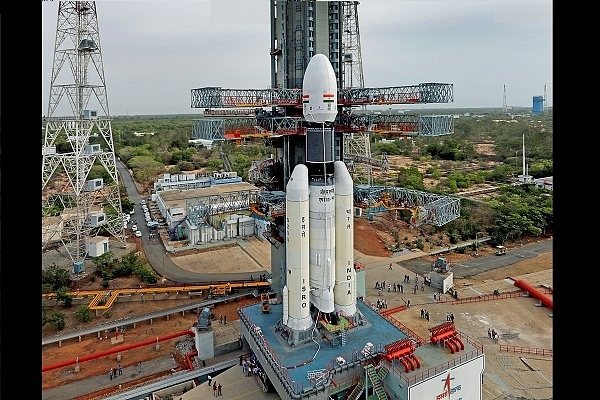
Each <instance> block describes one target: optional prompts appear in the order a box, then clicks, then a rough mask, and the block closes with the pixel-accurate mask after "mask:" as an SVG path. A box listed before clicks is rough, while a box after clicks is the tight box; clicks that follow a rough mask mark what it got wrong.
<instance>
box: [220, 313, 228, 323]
mask: <svg viewBox="0 0 600 400" xmlns="http://www.w3.org/2000/svg"><path fill="white" fill-rule="evenodd" d="M219 323H220V324H226V323H227V315H225V314H219Z"/></svg>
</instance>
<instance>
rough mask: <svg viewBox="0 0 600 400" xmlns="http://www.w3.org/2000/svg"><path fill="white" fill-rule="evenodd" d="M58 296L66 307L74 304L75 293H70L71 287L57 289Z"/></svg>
mask: <svg viewBox="0 0 600 400" xmlns="http://www.w3.org/2000/svg"><path fill="white" fill-rule="evenodd" d="M56 298H57V299H58V300H59V301H62V302H63V303H64V305H65V307H71V306H72V305H73V295H72V294H70V293H69V288H67V287H61V288H59V289H58V290H57V291H56Z"/></svg>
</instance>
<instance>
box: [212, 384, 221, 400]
mask: <svg viewBox="0 0 600 400" xmlns="http://www.w3.org/2000/svg"><path fill="white" fill-rule="evenodd" d="M221 388H222V386H221V384H220V383H219V384H218V385H217V381H215V382H214V383H213V395H214V396H215V397H217V396H221V395H222V394H223V393H221Z"/></svg>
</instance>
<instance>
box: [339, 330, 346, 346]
mask: <svg viewBox="0 0 600 400" xmlns="http://www.w3.org/2000/svg"><path fill="white" fill-rule="evenodd" d="M340 335H341V336H342V347H344V346H345V345H347V344H348V331H347V330H343V331H342V332H341V333H340Z"/></svg>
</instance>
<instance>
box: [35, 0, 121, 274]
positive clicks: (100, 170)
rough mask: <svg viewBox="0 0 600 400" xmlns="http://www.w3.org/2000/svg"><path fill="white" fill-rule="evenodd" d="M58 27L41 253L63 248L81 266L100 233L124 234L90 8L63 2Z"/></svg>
mask: <svg viewBox="0 0 600 400" xmlns="http://www.w3.org/2000/svg"><path fill="white" fill-rule="evenodd" d="M56 26H57V28H56V41H55V45H54V60H53V65H52V76H51V83H50V97H49V102H48V114H47V116H46V117H44V125H45V127H44V132H45V133H44V143H43V147H42V250H43V249H44V248H45V247H47V245H48V244H49V243H52V242H57V241H58V242H61V243H62V244H63V245H64V246H65V248H66V249H67V251H68V253H69V256H70V258H71V260H72V261H73V263H74V265H75V266H77V265H81V266H82V265H83V260H84V259H85V257H86V256H87V254H88V244H93V243H94V242H96V240H94V237H96V236H98V234H99V233H104V232H108V233H109V234H111V235H112V236H113V237H115V238H116V239H117V240H118V241H119V242H121V243H123V244H124V243H125V240H126V236H125V229H124V227H123V217H122V208H121V196H120V193H119V179H118V173H117V168H116V161H115V148H114V141H113V136H112V128H111V120H110V116H109V115H110V114H109V111H108V100H107V96H106V84H105V80H104V68H103V65H102V51H101V47H100V36H99V30H98V18H97V15H96V3H95V2H93V1H61V2H60V3H59V6H58V20H57V25H56ZM96 108H97V109H96ZM60 113H64V114H60ZM57 115H62V116H57ZM57 215H58V218H57ZM50 216H53V217H50ZM49 217H50V218H49ZM50 221H51V222H50ZM104 250H105V251H106V250H108V249H107V248H105V249H104ZM75 270H76V272H78V271H77V268H76V269H75Z"/></svg>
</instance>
